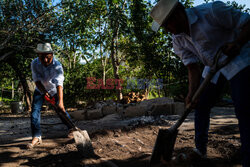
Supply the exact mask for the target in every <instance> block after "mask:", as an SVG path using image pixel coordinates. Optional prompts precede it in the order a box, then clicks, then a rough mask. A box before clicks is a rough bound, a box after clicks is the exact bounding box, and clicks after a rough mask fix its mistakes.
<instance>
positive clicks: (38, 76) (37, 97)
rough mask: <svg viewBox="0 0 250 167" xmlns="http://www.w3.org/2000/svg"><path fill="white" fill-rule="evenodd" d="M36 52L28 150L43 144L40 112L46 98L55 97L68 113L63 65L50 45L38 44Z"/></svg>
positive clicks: (61, 107)
mask: <svg viewBox="0 0 250 167" xmlns="http://www.w3.org/2000/svg"><path fill="white" fill-rule="evenodd" d="M35 52H36V53H37V55H38V57H37V58H35V59H34V60H33V61H32V63H31V70H32V78H33V80H34V82H35V84H36V89H35V92H34V95H33V103H32V112H31V131H32V142H31V143H29V144H28V148H32V147H34V146H35V145H37V144H39V143H41V135H42V133H41V128H40V115H41V114H40V110H41V107H42V104H43V102H44V96H47V97H49V98H50V97H55V99H56V102H57V105H58V107H59V108H60V109H61V110H63V111H64V112H66V111H65V109H64V104H63V81H64V76H63V68H62V65H61V63H60V62H59V61H58V60H56V59H55V58H54V57H53V50H52V48H51V45H50V43H45V44H38V45H37V49H35ZM66 113H67V112H66ZM67 115H68V113H67Z"/></svg>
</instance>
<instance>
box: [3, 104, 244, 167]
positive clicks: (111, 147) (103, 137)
mask: <svg viewBox="0 0 250 167" xmlns="http://www.w3.org/2000/svg"><path fill="white" fill-rule="evenodd" d="M211 115H212V116H211V127H210V132H209V143H208V159H206V160H202V161H201V160H199V161H195V160H190V159H187V160H186V159H182V158H181V155H183V154H182V153H184V154H185V155H189V154H190V152H191V150H192V148H193V147H194V129H193V128H194V124H193V119H194V116H193V114H191V115H190V116H189V117H188V119H187V120H186V121H185V123H184V124H183V125H182V126H181V127H180V128H179V134H178V136H177V140H176V144H175V149H174V153H173V159H174V160H173V161H171V162H168V163H167V164H164V165H161V166H187V167H189V166H190V167H191V166H192V167H196V166H197V167H200V166H202V167H203V166H209V167H213V166H218V167H237V166H241V165H240V161H241V160H240V139H239V130H238V126H237V120H236V118H235V116H234V112H233V108H219V107H217V108H214V109H213V111H212V114H211ZM177 119H178V117H177V116H160V117H149V116H148V117H146V116H144V117H139V118H131V119H122V118H119V117H118V116H117V115H111V116H108V117H106V118H103V119H101V120H95V121H84V122H76V124H77V126H78V127H80V128H81V129H87V130H88V132H89V134H90V138H91V140H92V144H93V147H94V152H95V154H96V157H88V158H87V157H86V155H81V154H79V152H77V149H76V146H75V144H74V141H73V140H71V139H68V138H66V132H65V130H66V129H65V127H64V125H61V124H59V123H58V124H54V125H48V124H49V123H51V122H53V123H55V122H60V121H59V120H58V119H57V118H56V117H55V116H53V115H49V116H44V117H43V118H42V120H44V122H42V123H44V124H43V125H42V129H43V143H42V144H41V145H39V146H38V147H36V148H34V149H32V150H27V149H26V145H27V143H28V142H29V141H30V139H31V137H30V132H29V124H30V123H29V118H28V116H26V117H24V116H23V115H22V116H17V117H13V116H10V115H0V166H8V167H9V166H86V167H106V166H107V167H117V166H119V167H145V166H149V160H150V156H151V153H152V149H153V146H154V142H155V139H156V136H157V133H158V130H159V128H168V127H170V126H171V125H172V124H173V123H174V122H175V121H176V120H177ZM46 123H47V125H46Z"/></svg>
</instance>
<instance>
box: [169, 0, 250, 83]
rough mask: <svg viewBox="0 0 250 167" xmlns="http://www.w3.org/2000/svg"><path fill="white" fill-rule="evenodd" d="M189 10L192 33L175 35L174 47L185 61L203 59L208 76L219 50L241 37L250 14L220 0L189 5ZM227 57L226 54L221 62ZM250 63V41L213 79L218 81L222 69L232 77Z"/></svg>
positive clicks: (229, 77)
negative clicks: (240, 34) (194, 5)
mask: <svg viewBox="0 0 250 167" xmlns="http://www.w3.org/2000/svg"><path fill="white" fill-rule="evenodd" d="M186 13H187V17H188V20H189V27H190V36H188V35H186V34H184V33H182V34H177V35H173V48H174V51H175V53H176V54H177V55H178V56H179V57H180V58H181V60H182V62H183V63H184V65H188V64H192V63H198V62H199V61H200V62H202V63H203V64H204V65H205V68H204V70H203V74H202V76H203V77H205V76H206V75H207V73H208V71H209V70H210V67H211V66H212V65H213V59H214V56H215V54H216V52H217V50H218V49H219V48H220V47H221V46H222V45H223V44H225V43H228V42H232V41H234V40H235V39H236V38H237V36H238V35H239V32H240V29H241V28H242V26H243V25H244V24H245V23H247V22H248V21H250V15H249V14H247V13H242V12H240V11H239V10H236V9H234V8H233V7H231V6H228V5H226V4H225V3H223V2H220V1H216V2H212V3H207V4H203V5H200V6H197V7H194V8H190V9H186ZM225 58H226V56H225V55H222V58H221V59H220V62H222V61H224V60H225ZM249 65H250V42H248V43H246V44H245V45H244V46H243V48H242V49H241V52H240V55H238V56H237V57H235V58H234V59H233V60H232V61H231V62H230V63H229V64H228V65H226V66H225V67H223V68H222V69H221V70H220V71H218V72H217V73H216V75H215V76H214V78H213V79H212V82H213V83H216V82H217V80H218V78H219V75H220V74H221V73H222V74H223V75H224V76H225V77H226V79H227V80H230V79H231V78H232V77H234V76H235V75H236V74H237V73H238V72H240V71H241V70H242V69H244V68H245V67H247V66H249Z"/></svg>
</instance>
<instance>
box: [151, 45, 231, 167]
mask: <svg viewBox="0 0 250 167" xmlns="http://www.w3.org/2000/svg"><path fill="white" fill-rule="evenodd" d="M221 53H222V50H221V49H219V50H218V52H217V53H216V55H215V59H214V65H213V66H212V68H211V70H210V72H209V73H208V74H207V76H206V77H205V79H204V81H203V82H202V83H201V85H200V86H199V88H198V89H197V91H196V92H195V94H194V96H193V97H192V100H191V103H189V104H188V105H187V107H186V110H185V112H184V113H183V115H182V116H181V117H180V119H179V120H178V121H177V122H176V123H175V124H174V125H173V126H172V127H170V128H169V129H159V132H158V136H157V138H156V142H155V145H154V149H153V153H152V156H151V159H150V166H152V165H155V164H158V163H160V162H161V161H162V160H163V161H170V160H171V158H172V152H173V150H174V144H175V141H176V137H177V134H178V128H179V127H180V126H181V124H182V123H183V122H184V120H185V119H186V117H187V116H188V114H189V113H190V112H191V111H192V109H193V107H192V106H193V105H194V103H195V101H197V100H198V98H199V97H200V95H201V93H202V92H203V91H204V89H206V88H207V85H208V84H209V82H210V80H211V79H212V78H213V76H214V74H215V73H216V72H217V71H218V70H219V69H220V68H222V67H224V66H225V65H226V64H227V63H228V62H229V61H230V60H231V59H232V58H228V59H227V60H226V61H225V62H224V63H223V64H220V65H218V60H219V58H220V55H221Z"/></svg>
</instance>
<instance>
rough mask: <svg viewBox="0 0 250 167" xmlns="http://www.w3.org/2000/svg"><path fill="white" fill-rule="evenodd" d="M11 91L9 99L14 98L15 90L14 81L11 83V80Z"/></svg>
mask: <svg viewBox="0 0 250 167" xmlns="http://www.w3.org/2000/svg"><path fill="white" fill-rule="evenodd" d="M11 90H12V95H11V98H12V99H14V97H15V89H14V81H13V80H12V87H11Z"/></svg>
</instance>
